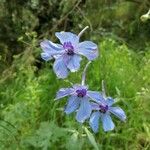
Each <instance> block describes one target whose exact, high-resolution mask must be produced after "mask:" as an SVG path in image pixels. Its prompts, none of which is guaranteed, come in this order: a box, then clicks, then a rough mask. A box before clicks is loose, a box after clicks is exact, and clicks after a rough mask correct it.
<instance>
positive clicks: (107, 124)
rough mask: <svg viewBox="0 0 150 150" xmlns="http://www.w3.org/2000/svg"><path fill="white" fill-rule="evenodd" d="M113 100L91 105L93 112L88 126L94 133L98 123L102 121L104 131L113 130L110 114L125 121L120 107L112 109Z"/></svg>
mask: <svg viewBox="0 0 150 150" xmlns="http://www.w3.org/2000/svg"><path fill="white" fill-rule="evenodd" d="M113 104H114V100H113V99H112V98H110V97H108V98H106V100H105V101H103V103H101V102H97V103H91V105H92V110H95V111H94V112H93V113H92V115H91V116H90V121H89V124H90V126H91V128H92V130H93V131H94V132H95V133H96V132H98V129H99V121H100V120H101V121H102V126H103V129H104V131H110V130H113V129H114V127H115V125H114V123H113V121H112V119H111V116H110V114H111V113H112V114H114V115H115V116H116V117H117V118H119V119H120V120H122V121H125V119H126V115H125V113H124V111H123V110H122V109H121V108H120V107H113V106H112V105H113Z"/></svg>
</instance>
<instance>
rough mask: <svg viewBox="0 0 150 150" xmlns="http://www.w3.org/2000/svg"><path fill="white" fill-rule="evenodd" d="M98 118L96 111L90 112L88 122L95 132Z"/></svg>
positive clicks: (97, 127) (98, 114) (97, 126)
mask: <svg viewBox="0 0 150 150" xmlns="http://www.w3.org/2000/svg"><path fill="white" fill-rule="evenodd" d="M99 119H100V113H99V112H98V111H96V112H94V113H92V115H91V117H90V121H89V124H90V127H91V128H92V130H93V131H94V132H95V133H97V132H98V129H99Z"/></svg>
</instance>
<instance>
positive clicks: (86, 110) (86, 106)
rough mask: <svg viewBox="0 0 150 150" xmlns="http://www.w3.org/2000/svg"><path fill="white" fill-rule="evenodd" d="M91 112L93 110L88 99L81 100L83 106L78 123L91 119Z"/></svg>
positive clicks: (78, 114)
mask: <svg viewBox="0 0 150 150" xmlns="http://www.w3.org/2000/svg"><path fill="white" fill-rule="evenodd" d="M91 111H92V108H91V105H90V102H89V100H88V98H87V97H83V98H81V104H80V107H79V110H78V112H77V115H76V119H77V121H78V122H81V123H83V122H84V121H85V119H87V118H89V117H90V115H91Z"/></svg>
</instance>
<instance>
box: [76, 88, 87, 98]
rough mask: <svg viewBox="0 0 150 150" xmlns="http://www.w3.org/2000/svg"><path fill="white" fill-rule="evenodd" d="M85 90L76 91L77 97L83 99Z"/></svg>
mask: <svg viewBox="0 0 150 150" xmlns="http://www.w3.org/2000/svg"><path fill="white" fill-rule="evenodd" d="M86 92H87V91H86V89H81V90H76V93H77V96H78V97H84V96H85V95H86Z"/></svg>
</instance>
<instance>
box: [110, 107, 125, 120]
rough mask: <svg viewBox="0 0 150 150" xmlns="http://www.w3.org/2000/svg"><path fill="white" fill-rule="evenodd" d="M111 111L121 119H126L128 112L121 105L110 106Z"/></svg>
mask: <svg viewBox="0 0 150 150" xmlns="http://www.w3.org/2000/svg"><path fill="white" fill-rule="evenodd" d="M109 111H110V112H111V113H112V114H114V115H115V116H116V117H118V118H119V119H120V120H122V121H125V120H126V114H125V112H124V111H123V110H122V109H121V108H120V107H110V108H109Z"/></svg>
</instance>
